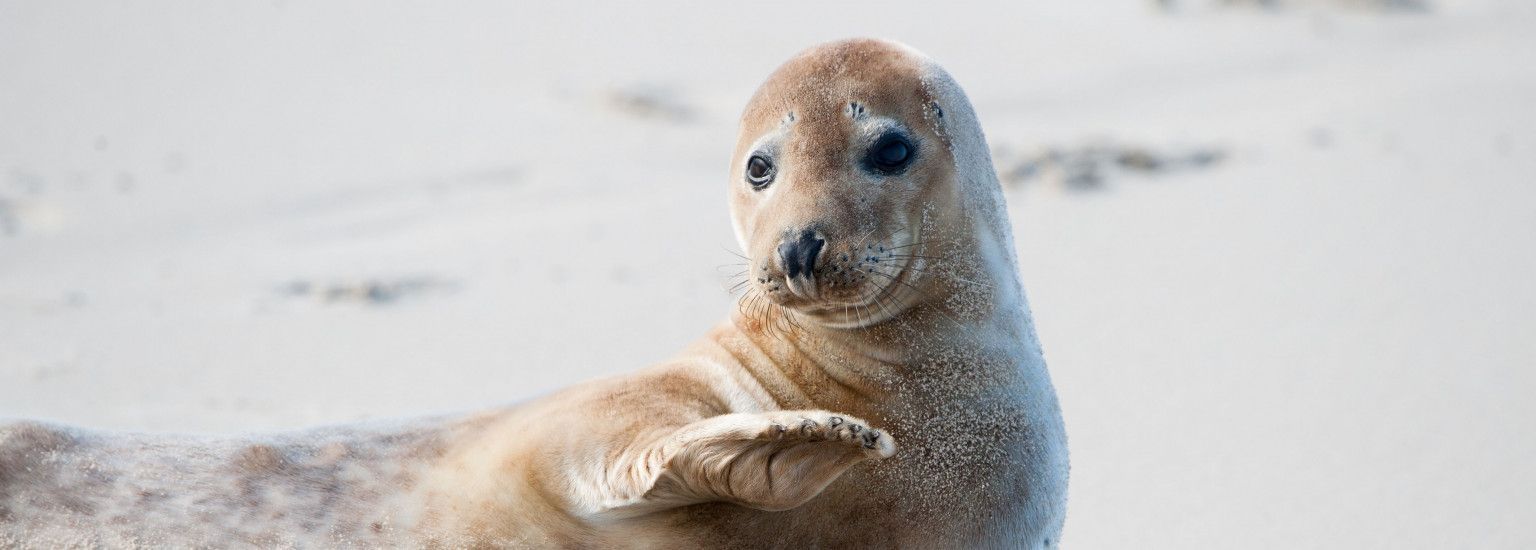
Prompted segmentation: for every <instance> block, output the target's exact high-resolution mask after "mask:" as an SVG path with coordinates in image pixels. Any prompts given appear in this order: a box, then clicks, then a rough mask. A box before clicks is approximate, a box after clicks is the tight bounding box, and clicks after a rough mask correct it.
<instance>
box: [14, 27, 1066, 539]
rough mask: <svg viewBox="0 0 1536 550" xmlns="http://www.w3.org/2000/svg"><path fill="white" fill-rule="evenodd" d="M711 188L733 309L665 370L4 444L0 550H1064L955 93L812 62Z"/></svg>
mask: <svg viewBox="0 0 1536 550" xmlns="http://www.w3.org/2000/svg"><path fill="white" fill-rule="evenodd" d="M727 184H728V189H729V191H728V193H729V199H730V208H731V213H732V220H733V225H734V230H735V233H736V237H737V239H738V241H739V242H740V244H741V246H742V249H743V250H744V251H745V252H746V254H745V262H744V263H743V268H744V273H743V275H744V278H743V280H742V281H741V285H740V286H741V288H742V289H744V292H743V296H742V298H741V299H740V301H739V302H738V304H739V307H738V310H737V311H736V312H734V313H733V314H732V315H731V317H730V318H729V320H728V321H726V322H725V323H722V324H721V325H719V326H717V327H716V328H714V329H713V330H711V331H710V332H709V334H708V335H707V336H706V337H705V338H704V339H703V340H701V341H700V342H698V343H696V344H694V345H693V346H692V347H690V348H689V349H688V350H686V351H685V352H684V353H682V354H681V355H679V356H678V357H677V358H676V359H674V360H671V361H668V362H666V363H663V364H660V365H657V366H654V367H651V368H649V369H646V370H643V371H640V372H638V373H635V374H631V375H627V376H620V377H615V378H611V379H606V380H598V381H594V382H589V383H586V384H583V385H579V386H576V387H572V388H570V389H567V390H564V391H561V392H558V393H555V394H553V395H550V396H547V397H544V398H541V399H537V400H534V401H531V402H528V403H524V404H520V405H516V406H512V407H507V408H504V409H498V410H491V411H485V412H482V413H479V414H475V415H471V416H467V417H455V418H441V419H431V420H423V421H420V422H416V423H413V424H410V425H376V426H361V427H360V426H352V427H338V428H327V429H321V430H314V431H309V432H300V433H295V434H285V435H279V436H272V437H266V438H260V439H245V440H234V439H197V438H183V437H143V436H124V435H112V434H100V433H94V432H87V431H82V430H76V429H71V428H65V427H60V426H52V425H46V424H39V423H31V422H23V423H17V424H12V425H10V426H7V427H4V428H0V546H29V545H32V546H49V547H52V546H76V545H78V546H167V545H173V546H206V545H211V546H228V545H258V546H326V547H335V546H369V547H375V546H451V547H458V546H488V547H575V548H647V547H649V548H678V547H700V546H709V547H739V548H839V547H859V548H864V547H948V548H966V547H969V548H1054V547H1056V546H1057V544H1058V541H1059V533H1060V531H1061V527H1062V523H1063V521H1064V517H1065V508H1066V484H1067V469H1068V467H1067V451H1066V441H1065V431H1064V428H1063V425H1062V421H1061V417H1060V413H1059V407H1058V404H1057V400H1056V396H1055V393H1054V390H1053V389H1052V386H1051V382H1050V378H1049V375H1048V373H1047V371H1046V368H1045V363H1044V360H1043V356H1042V354H1041V349H1040V345H1039V342H1038V341H1037V339H1036V337H1035V331H1034V327H1033V322H1032V320H1031V317H1030V315H1029V311H1028V305H1027V303H1026V301H1025V297H1024V293H1023V289H1022V286H1021V285H1020V283H1019V278H1018V275H1017V270H1016V267H1015V266H1016V263H1017V262H1016V259H1015V257H1014V246H1013V241H1012V234H1011V230H1010V225H1009V223H1008V219H1007V214H1006V210H1005V207H1004V201H1003V195H1002V191H1001V188H1000V186H999V185H998V181H997V177H996V175H995V173H994V170H993V167H992V163H991V159H990V156H989V153H988V150H987V147H986V142H985V139H984V137H983V135H982V131H981V127H980V124H979V123H978V121H977V119H976V115H975V113H974V112H973V110H972V108H971V105H970V103H969V101H968V100H967V98H966V97H965V94H964V93H963V92H962V91H961V89H960V87H959V86H958V85H957V84H956V83H955V81H954V80H953V79H952V78H951V77H950V76H949V75H948V74H947V73H946V72H945V71H944V70H943V69H942V68H940V67H939V66H938V65H937V64H935V63H934V62H932V61H930V60H929V59H928V58H926V57H924V56H922V55H921V54H918V53H917V52H915V51H913V50H911V49H909V48H907V47H905V46H903V45H900V44H896V43H892V42H887V41H880V40H868V39H861V40H848V41H842V42H834V43H830V44H824V45H820V46H816V47H814V48H812V49H810V50H808V51H805V52H803V53H801V54H799V55H797V56H796V57H794V58H793V59H791V60H790V61H788V62H787V63H786V64H784V65H783V66H782V67H780V68H779V69H778V70H777V71H775V72H774V73H773V74H772V75H771V76H770V77H769V78H768V80H767V82H765V83H764V84H763V85H762V86H761V88H759V89H758V91H757V92H756V94H755V95H754V96H753V98H752V100H751V101H750V103H749V104H748V106H747V107H746V109H745V111H744V113H743V115H742V118H741V133H740V137H739V140H738V144H737V147H736V151H735V155H734V157H733V160H732V164H731V171H730V177H729V178H728V182H727ZM898 441H899V442H900V444H899V445H898V443H897V442H898Z"/></svg>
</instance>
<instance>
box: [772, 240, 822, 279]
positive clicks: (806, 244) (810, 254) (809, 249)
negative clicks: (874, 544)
mask: <svg viewBox="0 0 1536 550" xmlns="http://www.w3.org/2000/svg"><path fill="white" fill-rule="evenodd" d="M826 244H827V240H826V239H823V238H821V235H819V234H817V233H816V232H815V231H811V230H809V229H807V230H805V231H801V232H800V235H799V236H798V237H794V238H788V239H784V242H781V243H779V264H780V265H782V266H784V274H785V275H786V276H788V277H789V278H791V279H793V278H795V277H807V278H808V277H810V276H811V269H812V268H814V267H816V256H817V255H818V254H821V247H822V246H824V245H826Z"/></svg>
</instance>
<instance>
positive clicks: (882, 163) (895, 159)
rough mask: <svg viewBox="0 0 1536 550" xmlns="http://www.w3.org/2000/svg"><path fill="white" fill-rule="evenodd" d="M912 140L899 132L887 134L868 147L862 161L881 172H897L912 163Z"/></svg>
mask: <svg viewBox="0 0 1536 550" xmlns="http://www.w3.org/2000/svg"><path fill="white" fill-rule="evenodd" d="M913 149H914V147H913V146H912V142H910V141H907V138H905V137H902V136H901V135H900V134H887V135H885V136H884V137H881V138H880V140H879V141H876V142H875V146H874V147H870V148H869V153H868V154H867V155H866V156H865V158H864V162H865V165H866V166H867V167H869V168H870V169H871V170H873V171H875V172H880V173H883V174H897V173H900V172H901V171H902V169H904V168H906V167H907V165H908V164H911V163H912V153H913Z"/></svg>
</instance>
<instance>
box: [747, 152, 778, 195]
mask: <svg viewBox="0 0 1536 550" xmlns="http://www.w3.org/2000/svg"><path fill="white" fill-rule="evenodd" d="M747 181H748V182H751V183H752V188H753V189H762V188H764V187H767V186H768V184H769V183H773V163H771V162H768V159H766V158H763V157H762V156H760V155H752V158H751V159H749V160H747Z"/></svg>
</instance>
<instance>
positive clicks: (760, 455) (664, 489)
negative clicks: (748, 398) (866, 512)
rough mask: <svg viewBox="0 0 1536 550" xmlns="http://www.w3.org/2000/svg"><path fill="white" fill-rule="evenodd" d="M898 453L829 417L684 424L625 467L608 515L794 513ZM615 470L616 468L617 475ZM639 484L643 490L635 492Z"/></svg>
mask: <svg viewBox="0 0 1536 550" xmlns="http://www.w3.org/2000/svg"><path fill="white" fill-rule="evenodd" d="M895 452H896V442H895V441H894V440H893V439H892V438H891V436H890V435H889V434H886V433H884V432H882V431H880V430H877V429H873V428H869V427H868V423H866V422H864V421H863V420H860V419H857V418H854V417H851V416H848V415H840V414H834V413H831V412H827V411H814V410H810V411H774V412H767V413H737V414H727V415H721V416H716V417H713V418H708V419H705V420H701V421H698V422H694V423H692V424H689V425H686V426H683V427H682V428H680V429H678V430H677V431H676V432H674V433H672V434H671V435H670V436H668V437H667V438H666V439H665V440H663V441H662V442H660V443H659V445H656V446H654V447H653V448H651V449H648V450H647V451H646V452H643V453H639V457H638V459H637V460H635V461H633V463H632V464H624V465H620V466H621V467H620V468H617V469H615V470H622V471H625V472H627V473H628V474H629V475H626V476H624V477H625V478H626V479H627V480H630V481H628V482H621V483H622V484H626V485H631V486H629V487H611V488H610V489H611V490H612V491H611V492H610V493H609V494H611V495H633V496H630V497H629V498H623V497H621V498H616V499H611V500H609V505H608V506H606V507H605V509H604V510H603V511H602V512H600V515H603V516H610V517H612V516H617V517H627V516H634V515H641V514H646V513H650V512H655V511H659V510H663V509H667V508H675V507H679V506H687V505H690V504H697V503H700V502H712V501H724V502H733V503H736V504H740V505H742V506H746V507H749V508H756V509H759V510H769V511H777V510H788V509H790V508H794V507H796V506H799V505H801V504H804V503H805V502H806V501H808V500H810V499H811V498H812V497H815V496H816V495H817V494H819V493H821V490H822V489H824V488H826V486H827V485H829V484H831V483H832V481H834V480H836V479H837V477H838V476H840V475H842V474H843V472H845V471H847V470H848V468H850V467H852V466H853V465H855V464H858V463H860V462H863V461H865V460H868V459H872V458H886V457H889V456H891V455H892V454H894V453H895ZM610 471H612V470H610ZM635 485H638V486H635Z"/></svg>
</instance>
